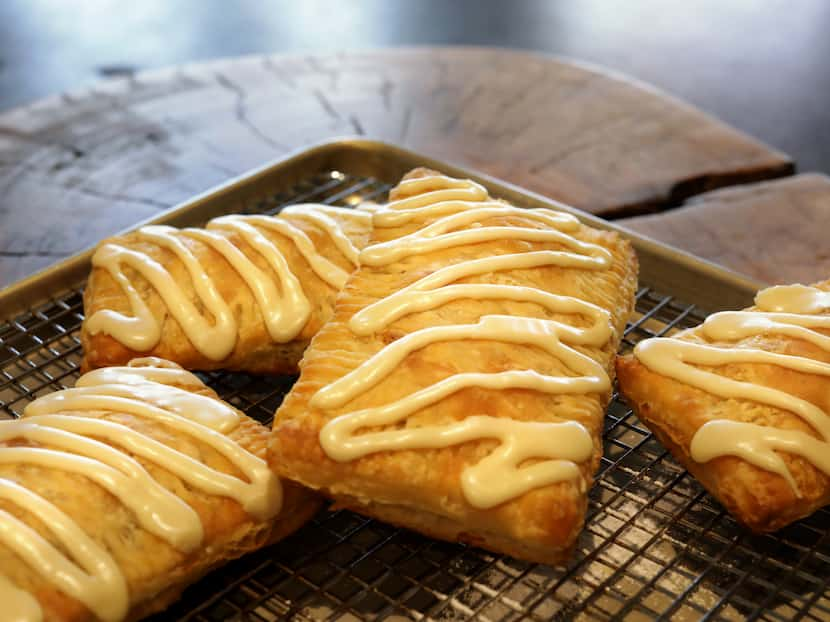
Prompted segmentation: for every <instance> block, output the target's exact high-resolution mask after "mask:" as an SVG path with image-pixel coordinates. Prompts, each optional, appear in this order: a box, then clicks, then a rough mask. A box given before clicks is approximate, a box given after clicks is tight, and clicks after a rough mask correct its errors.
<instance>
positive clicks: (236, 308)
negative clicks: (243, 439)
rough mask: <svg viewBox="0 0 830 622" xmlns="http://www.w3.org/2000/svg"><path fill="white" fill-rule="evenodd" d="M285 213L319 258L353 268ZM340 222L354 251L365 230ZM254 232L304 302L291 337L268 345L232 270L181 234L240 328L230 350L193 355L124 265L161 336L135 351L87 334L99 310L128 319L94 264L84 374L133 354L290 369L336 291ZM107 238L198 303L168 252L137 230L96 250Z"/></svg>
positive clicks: (113, 285)
mask: <svg viewBox="0 0 830 622" xmlns="http://www.w3.org/2000/svg"><path fill="white" fill-rule="evenodd" d="M285 218H287V219H288V220H290V222H291V224H292V225H294V226H296V227H298V228H300V229H302V230H303V232H305V233H306V234H307V235H308V236H309V238H311V241H312V242H313V243H314V246H315V248H316V249H318V251H319V252H320V253H321V254H322V255H323V256H325V257H326V258H327V259H329V260H330V261H332V262H333V263H335V264H336V265H338V266H339V267H341V268H342V269H344V270H346V271H348V272H350V271H351V270H352V269H353V265H352V264H351V263H350V262H349V261H348V259H347V258H346V257H345V256H343V255H342V254H341V252H340V251H339V250H338V249H337V247H336V246H335V244H334V243H333V242H332V239H331V237H330V236H329V235H327V234H326V233H325V231H323V230H322V229H321V228H320V227H319V226H318V225H316V224H314V223H312V222H309V221H307V220H304V219H301V218H295V217H285ZM342 224H343V228H344V231H345V232H346V234H347V235H348V237H349V238H350V239H351V240H352V242H353V243H354V244H355V245H356V246H357V247H358V248H361V247H362V246H364V245H365V243H366V241H367V239H368V235H369V230H368V227H367V226H365V225H360V224H359V223H357V222H353V221H351V220H344V222H343V223H342ZM259 231H260V233H261V234H262V235H264V236H265V237H266V238H268V239H269V240H272V241H274V242H275V243H276V245H277V247H278V248H279V250H280V252H282V254H283V255H284V257H285V259H286V262H287V264H288V266H289V268H290V269H291V271H292V272H293V273H294V274H295V275H296V276H297V278H298V279H299V282H300V283H301V284H302V288H303V291H304V293H305V294H306V296H307V298H308V300H309V302H310V303H311V307H312V308H311V314H310V317H309V319H308V322H307V323H306V324H305V326H304V327H303V329H302V331H301V332H300V334H299V335H297V337H295V338H294V339H293V340H291V341H290V342H287V343H276V342H274V341H273V340H272V339H271V336H270V335H269V334H268V331H267V328H266V326H265V323H264V321H263V318H262V313H261V311H260V308H259V306H258V305H257V303H256V301H255V298H254V296H253V293H252V292H251V290H250V288H249V287H248V285H247V283H246V282H245V281H244V280H243V278H242V277H241V276H240V275H239V273H238V272H237V271H236V270H235V269H234V268H233V267H232V266H231V265H230V263H228V261H227V260H226V259H225V258H224V257H223V256H222V255H221V254H220V253H218V252H217V251H215V250H214V249H213V248H211V247H210V246H208V245H206V244H205V243H203V242H201V241H198V240H195V239H193V238H181V240H182V241H183V242H184V243H185V244H186V246H187V247H188V248H189V249H190V250H191V252H192V253H193V255H194V256H195V257H196V258H197V260H198V261H199V262H200V264H201V265H202V266H203V267H204V268H205V270H206V272H207V274H208V276H209V277H210V279H211V280H212V282H213V283H214V284H215V285H216V286H217V288H218V290H219V293H220V295H221V297H222V298H223V299H224V300H225V301H226V302H227V304H228V306H229V307H230V308H231V310H232V311H233V313H234V317H235V319H236V321H237V323H238V326H239V336H238V339H237V342H236V345H235V347H234V349H233V351H232V352H231V353H230V355H229V356H228V357H226V358H225V359H223V360H221V361H216V360H212V359H210V358H208V357H206V356H204V355H203V354H202V353H200V352H199V351H198V350H197V349H196V348H195V347H194V346H193V344H192V343H191V342H190V340H189V339H188V338H187V336H186V334H185V333H184V331H183V330H182V328H181V326H180V324H179V323H178V322H177V321H176V319H175V318H173V316H172V315H171V314H170V313H169V312H168V311H167V307H166V305H165V304H164V301H163V300H162V299H161V296H160V295H159V294H158V292H157V291H156V290H155V289H154V288H153V287H152V286H151V285H150V284H149V282H147V281H146V280H145V279H144V278H143V277H142V276H141V275H140V274H138V273H137V272H136V271H135V270H132V269H131V268H129V267H125V274H127V276H128V278H129V279H130V281H131V282H132V283H133V284H134V286H135V287H136V288H137V289H138V291H139V292H140V293H141V296H142V298H143V300H144V301H145V303H146V304H147V305H148V307H149V308H150V310H151V311H152V313H153V315H154V317H156V318H157V320H158V321H160V322H161V324H162V337H161V340H160V341H159V343H158V344H157V345H156V346H155V347H154V348H153V349H152V350H149V351H147V352H136V351H134V350H131V349H130V348H129V347H127V346H125V345H123V344H121V343H120V342H119V341H117V340H116V339H114V338H113V337H111V336H110V335H107V334H105V333H97V334H94V335H93V334H91V333H90V331H89V329H88V325H87V320H88V318H91V317H92V316H93V315H94V314H95V313H96V312H98V311H101V310H112V311H117V312H120V313H124V314H126V315H128V316H130V315H132V312H131V308H130V303H129V300H128V298H127V296H126V294H125V292H124V290H123V288H122V287H121V286H120V285H119V284H118V283H117V282H116V280H115V279H114V278H113V277H112V275H111V274H110V273H109V272H108V271H107V270H105V269H103V268H99V267H94V268H93V269H92V272H91V273H90V276H89V280H88V282H87V285H86V288H85V290H84V315H85V318H87V320H85V321H84V323H83V325H82V327H81V343H82V345H83V352H84V358H83V361H82V369H83V371H89V370H90V369H95V368H98V367H107V366H110V365H123V364H124V363H126V362H127V361H129V360H130V359H132V358H135V357H136V356H158V357H160V358H164V359H167V360H171V361H175V362H177V363H179V364H180V365H181V366H182V367H184V368H185V369H199V370H212V369H228V370H236V371H247V372H251V373H268V374H291V373H296V372H297V363H298V361H299V360H300V358H301V357H302V353H303V351H304V350H305V349H306V347H307V346H308V343H309V341H310V339H311V337H312V336H313V335H314V334H315V333H316V332H317V331H318V330H319V329H320V327H321V326H322V325H323V324H324V323H325V322H326V321H327V320H328V319H329V318H330V317H331V314H332V309H333V307H334V299H335V297H336V296H337V293H338V290H337V289H336V288H334V287H333V286H332V285H331V284H329V283H327V282H326V281H324V280H323V279H321V278H320V277H319V276H318V275H317V273H316V272H314V270H312V269H311V266H310V265H309V263H308V261H307V260H306V259H305V258H304V257H303V256H302V254H301V253H300V252H299V250H298V249H297V247H296V245H295V244H294V243H293V242H292V241H291V240H290V239H289V238H287V237H285V236H283V235H281V234H280V233H277V232H275V231H272V230H270V229H264V228H260V230H259ZM219 233H220V235H223V236H225V237H227V238H228V239H229V240H230V241H231V242H232V243H233V245H234V246H236V247H237V248H239V249H240V250H241V251H242V252H243V253H244V254H245V255H246V256H247V257H248V258H249V259H250V260H251V261H252V262H253V263H254V264H256V265H257V267H259V268H260V269H261V270H263V271H264V272H265V273H266V274H270V275H271V276H272V277H273V278H274V282H275V283H277V286H278V287H279V285H278V279H277V276H276V273H275V272H274V270H273V269H272V268H271V267H270V265H269V264H268V263H267V262H266V261H265V260H264V259H263V257H262V256H261V255H259V254H258V253H257V252H256V251H255V250H254V249H253V248H251V247H250V245H248V244H247V243H246V242H245V241H244V239H243V238H242V236H240V235H239V234H238V233H235V232H234V233H229V232H225V231H220V232H219ZM113 242H115V243H118V244H120V245H123V246H125V247H127V248H130V249H133V250H140V251H142V252H146V253H147V254H148V255H149V256H150V257H152V258H153V259H155V260H156V261H158V262H159V263H160V264H161V265H163V266H164V267H165V268H166V269H167V270H168V271H169V272H170V274H171V276H172V277H173V280H174V281H175V282H176V283H177V284H179V285H180V286H181V287H182V290H183V291H184V292H185V294H186V296H187V297H188V298H189V299H190V300H191V301H193V302H194V303H195V304H197V306H198V305H199V304H200V303H199V302H198V297H197V296H196V293H195V290H194V288H193V285H192V281H191V278H190V276H189V275H188V273H187V270H186V269H185V267H184V265H183V264H182V262H181V260H179V259H178V258H177V257H176V256H175V255H174V254H173V252H172V251H170V250H168V249H165V248H162V247H160V246H158V245H156V244H153V243H151V242H148V241H146V240H143V239H139V238H138V236H137V234H136V233H128V234H126V235H123V236H118V237H115V238H110V239H107V240H103V241H102V242H101V243H100V244H99V248H100V247H101V246H102V245H104V244H108V243H113Z"/></svg>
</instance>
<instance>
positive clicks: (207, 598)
mask: <svg viewBox="0 0 830 622" xmlns="http://www.w3.org/2000/svg"><path fill="white" fill-rule="evenodd" d="M415 166H429V167H431V168H435V169H437V170H441V171H443V172H446V173H448V174H450V175H455V176H461V177H470V178H473V179H476V180H477V181H479V182H480V183H483V184H484V185H485V186H486V187H487V188H488V190H489V191H490V192H491V193H492V194H493V195H494V196H497V197H502V198H506V199H508V200H510V201H512V202H513V203H516V204H517V205H523V206H527V207H539V206H551V207H560V206H559V205H557V204H554V203H553V202H552V201H550V200H549V199H545V198H543V197H540V196H538V195H534V194H531V193H527V192H524V191H522V190H520V189H518V188H516V187H513V186H510V185H508V184H504V183H502V182H498V181H495V180H493V179H490V178H488V177H485V176H481V175H477V174H475V173H473V172H470V171H465V170H463V169H459V168H456V167H453V166H450V165H447V164H445V163H442V162H438V161H435V160H434V159H431V158H427V157H425V156H422V155H419V154H415V153H412V152H409V151H406V150H403V149H399V148H397V147H393V146H390V145H384V144H381V143H376V142H372V141H363V140H344V141H336V142H333V143H327V144H324V145H320V146H317V147H314V148H311V149H309V150H306V151H304V152H302V153H299V154H297V155H295V156H293V157H291V158H288V159H286V160H283V161H281V162H277V163H274V164H270V165H268V166H265V167H263V168H261V169H259V170H257V171H254V172H253V173H251V174H250V175H246V176H244V177H241V178H239V179H236V180H233V181H231V182H229V183H228V184H225V185H224V186H222V187H220V188H218V189H216V190H214V191H211V192H208V193H206V194H204V195H202V196H200V197H197V198H195V199H193V200H192V201H189V202H187V203H185V204H183V205H182V206H179V207H178V208H175V209H173V210H171V211H170V212H168V213H166V214H164V215H162V216H161V217H159V218H157V219H155V220H154V221H153V222H165V223H170V224H175V225H193V224H201V223H204V222H205V221H206V220H208V219H210V218H212V217H214V216H217V215H219V214H222V213H232V212H257V213H267V212H276V211H278V210H279V209H280V208H281V207H282V206H284V205H288V204H292V203H298V202H323V203H329V204H337V205H355V204H357V203H359V202H361V201H366V200H375V201H382V200H384V198H385V196H386V193H387V191H388V190H389V188H390V187H391V185H392V184H393V183H394V182H395V181H396V180H397V179H398V178H399V177H400V176H401V175H402V174H403V173H404V172H406V171H407V170H409V169H410V168H413V167H415ZM566 209H567V208H566ZM578 215H579V216H580V218H582V219H583V220H585V221H587V222H589V223H590V224H591V225H594V226H599V227H603V228H615V227H614V226H613V225H610V224H608V223H606V222H605V221H601V220H599V219H596V218H592V217H590V216H586V215H584V214H581V213H578ZM625 234H626V235H628V236H629V237H630V238H631V239H632V240H633V242H634V244H635V247H636V248H637V251H638V255H639V258H640V263H641V279H640V282H641V288H640V290H639V292H638V294H637V312H636V314H635V317H634V318H632V321H631V322H630V323H629V326H628V328H627V330H626V335H625V339H624V342H623V345H622V350H623V351H627V350H629V349H630V348H631V347H633V345H634V344H635V343H636V342H637V341H639V340H640V339H643V338H646V337H650V336H654V335H659V334H664V333H666V332H667V331H671V330H675V329H677V328H683V327H687V326H692V325H695V324H697V323H699V322H700V321H702V319H703V318H704V317H705V315H706V314H707V313H709V312H712V311H716V310H719V309H723V308H737V307H741V306H745V305H747V304H749V303H750V302H751V299H752V295H753V293H754V291H755V290H756V289H757V287H758V286H759V284H758V283H754V282H751V281H749V280H746V279H743V278H741V277H739V276H737V275H734V274H732V273H729V272H727V271H725V270H722V269H720V268H717V267H716V266H712V265H710V264H706V263H704V262H701V261H699V260H697V259H695V258H693V257H690V256H688V255H685V254H683V253H680V252H678V251H674V250H672V249H668V248H666V247H664V246H661V245H659V244H657V243H655V242H653V241H650V240H647V239H644V238H642V237H640V236H636V235H633V234H629V233H627V232H625ZM89 256H90V255H89V253H84V254H81V255H79V256H77V257H74V258H71V259H69V260H67V261H65V262H63V263H61V264H59V265H58V266H56V267H53V268H51V269H49V270H47V271H45V272H42V273H40V274H38V275H35V276H34V277H32V278H29V279H27V280H25V281H23V282H21V283H19V284H17V285H15V286H13V287H11V288H9V289H7V290H5V291H4V292H2V293H0V408H1V409H2V413H3V414H4V415H5V416H7V417H9V416H10V417H16V416H19V414H20V413H21V412H22V410H23V408H24V407H25V405H26V404H27V403H28V402H29V401H30V400H32V399H34V398H35V397H37V396H39V395H43V394H45V393H48V392H51V391H54V390H58V389H61V388H64V387H68V386H72V385H73V384H74V381H75V379H76V378H77V377H78V375H79V373H78V365H79V361H80V342H79V339H78V329H79V326H80V322H81V320H82V314H83V305H82V300H81V295H82V287H83V281H84V278H85V275H86V273H87V271H88V268H89ZM203 377H204V378H205V380H206V381H207V382H208V383H209V384H210V385H211V386H213V387H214V388H215V389H216V390H217V391H218V392H219V393H220V394H221V395H222V396H223V397H224V398H225V399H228V400H229V401H230V402H231V403H233V404H234V405H236V406H237V407H239V408H241V409H243V410H245V411H246V412H247V413H248V414H249V415H251V416H253V417H255V418H257V419H259V420H260V421H263V422H265V423H268V422H270V419H271V417H272V415H273V412H274V410H275V409H276V407H277V406H278V405H279V403H280V401H281V400H282V397H283V395H285V393H286V392H287V391H288V389H289V388H290V386H291V384H292V382H293V378H291V377H270V378H266V377H261V376H250V375H246V374H230V373H224V372H217V373H210V374H204V375H203ZM604 454H605V455H604V458H603V460H602V464H601V467H600V471H599V473H598V475H597V478H596V483H595V485H594V487H593V488H592V489H591V492H590V506H589V512H588V518H587V521H586V527H585V530H584V532H583V534H582V536H581V537H580V540H579V544H578V547H577V552H576V554H575V556H574V558H573V560H572V561H571V563H570V564H569V565H568V566H567V567H566V568H551V567H548V566H543V565H539V564H530V563H525V562H521V561H517V560H513V559H509V558H505V557H501V556H498V555H494V554H491V553H488V552H485V551H482V550H480V549H476V548H473V547H467V546H464V545H460V544H451V543H445V542H439V541H435V540H431V539H429V538H426V537H423V536H420V535H418V534H415V533H412V532H409V531H406V530H401V529H397V528H394V527H391V526H388V525H385V524H383V523H380V522H377V521H374V520H371V519H367V518H364V517H361V516H359V515H357V514H353V513H351V512H347V511H323V512H321V513H320V514H319V515H318V516H317V517H316V518H315V519H314V520H313V521H312V522H311V523H310V524H309V525H307V526H306V527H304V528H303V529H302V530H300V531H299V532H298V533H297V534H295V535H294V536H292V537H290V538H288V539H287V540H285V541H283V542H281V543H278V544H276V545H274V546H272V547H269V548H267V549H265V550H262V551H260V552H257V553H254V554H252V555H248V556H246V557H244V558H242V559H241V560H238V561H236V562H234V563H231V564H230V565H228V566H226V567H225V568H223V569H220V570H218V571H216V572H214V573H212V574H211V575H209V576H208V577H206V578H205V579H204V580H202V581H201V582H199V583H197V584H196V585H194V586H192V587H191V588H189V589H188V590H187V591H186V592H185V595H184V598H183V599H182V600H181V601H180V602H178V603H176V604H175V605H173V606H172V607H171V608H170V609H169V610H167V611H166V612H165V613H163V614H161V615H158V616H156V617H154V618H153V620H156V621H161V620H200V621H207V620H226V619H235V620H236V619H239V620H256V621H270V620H279V619H292V620H344V621H345V620H364V619H367V620H392V619H397V620H408V619H453V620H454V619H469V618H475V619H480V620H493V621H502V620H538V621H541V620H551V619H562V620H565V619H568V620H570V619H580V620H594V619H625V620H650V619H654V618H665V619H669V618H670V619H672V620H697V619H702V618H705V619H723V620H744V619H763V620H791V619H796V618H805V619H813V620H827V619H830V573H828V568H830V566H828V562H830V542H828V537H827V534H828V529H827V525H830V511H828V510H827V509H823V510H820V511H819V512H817V513H816V514H814V515H813V516H812V517H810V518H808V519H805V520H802V521H799V522H798V523H795V524H793V525H791V526H790V527H787V528H786V529H784V530H782V531H780V532H778V533H776V534H772V535H767V536H755V535H752V534H750V533H749V532H747V531H745V530H744V529H742V528H740V527H739V526H738V525H737V524H736V523H735V522H734V521H733V520H732V518H731V517H730V516H729V515H728V514H726V513H725V512H724V510H723V509H722V508H721V507H720V505H719V504H718V503H717V502H716V501H715V500H713V499H712V498H711V497H710V496H709V495H708V494H707V493H706V492H705V491H704V490H703V489H702V487H701V486H700V485H699V484H698V483H697V482H696V481H695V480H694V479H693V478H692V477H691V476H689V475H688V474H687V473H686V472H685V470H683V469H682V468H681V467H679V466H678V465H677V464H676V463H675V462H674V460H673V459H672V458H671V456H670V455H668V453H667V452H666V451H665V449H663V447H662V446H661V445H660V444H659V443H658V442H657V441H656V440H654V439H653V438H652V436H651V434H650V433H649V432H648V430H646V429H645V428H644V427H643V426H642V425H641V424H640V422H639V421H638V420H637V419H636V417H635V416H634V415H633V414H632V413H631V411H630V410H629V409H628V408H627V407H626V406H625V405H624V404H623V403H622V402H621V401H619V400H618V399H617V398H616V396H615V398H614V400H613V401H612V403H611V405H610V406H609V408H608V413H607V417H606V424H605V431H604Z"/></svg>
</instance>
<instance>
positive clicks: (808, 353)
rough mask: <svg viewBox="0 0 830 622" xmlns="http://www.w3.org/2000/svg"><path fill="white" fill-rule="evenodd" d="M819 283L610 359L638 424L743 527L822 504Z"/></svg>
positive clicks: (825, 357) (825, 467) (786, 518)
mask: <svg viewBox="0 0 830 622" xmlns="http://www.w3.org/2000/svg"><path fill="white" fill-rule="evenodd" d="M828 290H830V281H825V282H823V283H818V284H816V285H814V286H812V287H805V286H803V285H790V286H778V287H771V288H769V289H765V290H762V291H761V292H759V293H758V295H757V296H756V298H755V306H754V307H752V308H750V309H747V310H745V311H730V312H724V313H716V314H714V315H712V316H710V317H709V318H707V319H706V321H705V322H704V323H703V324H702V325H700V326H698V327H696V328H693V329H690V330H687V331H684V332H682V333H679V334H677V335H676V336H673V337H671V338H657V339H647V340H645V341H642V342H640V343H639V344H638V345H637V347H636V348H635V349H634V353H633V354H632V355H628V356H625V357H621V358H620V359H619V360H618V362H617V374H618V376H619V383H620V390H621V392H622V393H623V394H624V395H625V397H626V399H627V400H628V402H629V404H631V406H632V408H633V409H634V411H635V412H636V413H637V416H638V417H639V418H640V420H641V421H642V422H643V423H645V424H646V425H647V426H648V427H649V428H650V429H651V430H652V431H653V432H654V434H655V435H656V436H657V438H658V439H659V440H660V441H661V442H662V443H663V444H664V445H665V446H666V447H668V448H669V450H670V451H671V452H672V454H673V455H674V456H675V458H677V460H678V461H679V462H680V463H681V464H683V465H684V466H685V467H686V468H687V469H688V470H689V471H690V472H691V473H692V474H693V475H694V476H695V477H697V479H698V480H700V482H701V483H702V484H703V485H704V486H705V487H706V488H707V489H708V490H709V492H711V493H712V495H713V496H715V497H716V498H717V499H718V500H719V501H720V502H721V503H722V504H723V505H724V506H725V507H726V509H727V510H729V512H730V513H731V514H732V515H733V516H734V517H735V518H736V519H737V520H738V521H739V522H740V523H742V524H743V525H745V526H746V527H748V528H749V529H751V530H752V531H755V532H769V531H774V530H776V529H780V528H781V527H783V526H785V525H787V524H788V523H791V522H792V521H794V520H797V519H799V518H802V517H804V516H807V515H809V514H811V513H812V512H814V511H815V510H816V509H818V508H820V507H821V506H823V505H826V504H827V503H830V444H828V439H830V414H828V413H830V291H828Z"/></svg>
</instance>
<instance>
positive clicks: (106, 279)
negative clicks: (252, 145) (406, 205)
mask: <svg viewBox="0 0 830 622" xmlns="http://www.w3.org/2000/svg"><path fill="white" fill-rule="evenodd" d="M370 225H371V216H370V215H369V214H368V213H367V212H365V211H361V210H352V209H348V208H342V207H330V206H326V205H294V206H291V207H288V208H285V209H284V210H283V211H282V212H280V214H279V215H277V216H239V215H232V216H223V217H220V218H216V219H214V220H212V221H210V223H208V225H207V226H206V227H205V228H204V229H193V228H189V229H174V228H172V227H164V226H150V227H143V228H142V229H139V230H138V231H135V232H132V233H128V234H126V235H123V236H119V237H115V238H110V239H107V240H104V241H103V242H101V243H100V244H99V246H98V248H97V249H96V251H95V254H94V256H93V258H92V265H93V269H92V273H91V275H90V278H89V282H88V283H87V286H86V290H85V292H84V313H85V317H86V320H85V321H84V323H83V326H82V329H81V341H82V344H83V347H84V360H83V368H84V369H85V370H88V369H94V368H97V367H105V366H107V365H123V364H124V363H126V362H127V361H129V360H130V359H132V358H133V357H135V356H141V355H147V356H150V355H152V356H158V357H162V358H165V359H168V360H172V361H175V362H177V363H179V364H180V365H181V366H182V367H184V368H186V369H201V370H209V369H229V370H238V371H248V372H260V373H295V372H296V371H297V362H298V361H299V360H300V357H301V356H302V353H303V350H305V348H306V347H307V346H308V342H309V339H310V338H311V336H312V335H314V333H316V332H317V331H318V330H319V329H320V327H321V326H322V325H323V323H324V322H325V321H326V320H328V319H329V318H330V317H331V314H332V308H333V304H334V298H335V296H336V295H337V292H339V291H340V289H341V288H342V286H343V285H344V283H345V282H346V278H347V277H348V275H349V273H350V272H351V271H352V270H353V269H354V267H355V262H356V261H357V254H358V251H359V249H360V248H362V247H363V246H364V245H365V244H366V242H367V240H368V235H369V228H370Z"/></svg>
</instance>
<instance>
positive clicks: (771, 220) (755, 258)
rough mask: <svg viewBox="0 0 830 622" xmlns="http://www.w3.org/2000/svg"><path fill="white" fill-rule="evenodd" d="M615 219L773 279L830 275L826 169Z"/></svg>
mask: <svg viewBox="0 0 830 622" xmlns="http://www.w3.org/2000/svg"><path fill="white" fill-rule="evenodd" d="M618 224H621V225H623V226H625V227H628V228H629V229H632V230H634V231H637V232H639V233H643V234H645V235H648V236H650V237H652V238H654V239H656V240H659V241H661V242H665V243H666V244H671V245H672V246H676V247H677V248H682V249H683V250H686V251H689V252H690V253H693V254H695V255H698V256H700V257H706V258H707V259H709V260H711V261H714V262H716V263H719V264H721V265H724V266H727V267H729V268H732V269H733V270H736V271H738V272H742V273H743V274H747V275H749V276H752V277H755V278H756V279H759V280H761V281H766V282H768V283H779V284H780V283H795V282H803V283H812V282H815V281H823V280H825V279H827V278H830V245H828V243H827V232H828V231H830V177H827V176H826V175H819V174H807V175H796V176H795V177H788V178H786V179H779V180H774V181H769V182H765V183H759V184H750V185H747V186H737V187H735V188H725V189H723V190H716V191H714V192H708V193H706V194H702V195H700V196H698V197H695V198H694V199H691V200H690V201H689V202H688V203H687V204H686V205H685V206H684V207H682V208H680V209H675V210H671V211H669V212H665V213H661V214H654V215H650V216H639V217H635V218H626V219H623V220H621V221H619V223H618Z"/></svg>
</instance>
